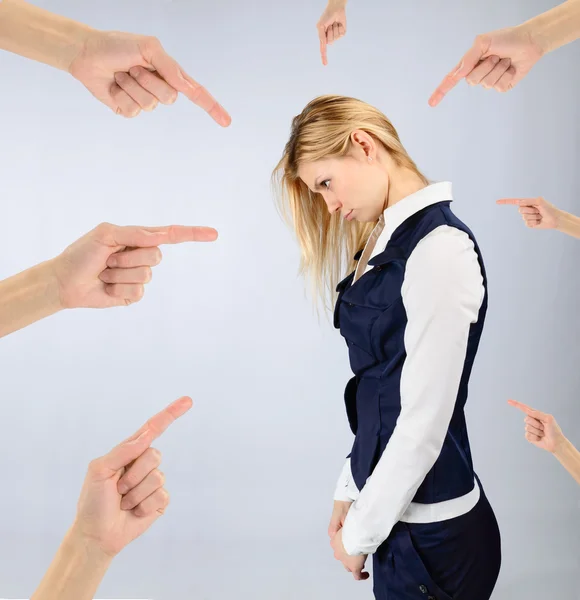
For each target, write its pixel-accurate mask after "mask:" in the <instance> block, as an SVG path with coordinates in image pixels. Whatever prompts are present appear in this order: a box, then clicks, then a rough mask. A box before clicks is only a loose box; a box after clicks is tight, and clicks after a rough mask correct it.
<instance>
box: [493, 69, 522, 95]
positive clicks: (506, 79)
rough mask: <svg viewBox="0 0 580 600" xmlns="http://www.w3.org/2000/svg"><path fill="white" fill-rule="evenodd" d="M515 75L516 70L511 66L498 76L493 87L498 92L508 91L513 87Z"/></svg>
mask: <svg viewBox="0 0 580 600" xmlns="http://www.w3.org/2000/svg"><path fill="white" fill-rule="evenodd" d="M515 75H516V70H515V68H514V67H513V66H512V67H510V68H509V69H508V70H507V71H506V72H505V73H504V74H503V75H502V76H501V77H500V78H499V80H498V81H497V83H496V84H495V85H494V86H493V89H494V90H497V91H498V92H509V90H511V89H512V88H513V87H514V81H515Z"/></svg>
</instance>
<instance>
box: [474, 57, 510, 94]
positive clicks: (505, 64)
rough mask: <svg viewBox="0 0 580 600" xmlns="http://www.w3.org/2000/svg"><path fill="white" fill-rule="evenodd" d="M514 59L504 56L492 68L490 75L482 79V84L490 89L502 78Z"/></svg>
mask: <svg viewBox="0 0 580 600" xmlns="http://www.w3.org/2000/svg"><path fill="white" fill-rule="evenodd" d="M511 64H512V61H511V60H510V59H509V58H502V59H501V60H500V61H499V62H498V63H497V65H495V67H494V68H493V69H492V71H491V73H490V74H489V75H486V76H485V77H484V78H483V79H482V80H481V85H482V86H483V87H484V88H485V89H486V90H490V89H491V88H493V87H494V86H495V84H496V83H497V82H498V81H499V80H500V79H501V78H502V76H503V75H504V73H505V72H506V71H507V70H508V69H509V68H510V66H511Z"/></svg>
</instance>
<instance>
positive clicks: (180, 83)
mask: <svg viewBox="0 0 580 600" xmlns="http://www.w3.org/2000/svg"><path fill="white" fill-rule="evenodd" d="M143 54H144V55H145V58H146V59H147V61H148V62H149V63H150V64H151V65H152V66H153V67H154V69H155V70H156V71H157V72H158V73H159V75H161V77H163V79H165V81H167V83H168V84H169V85H171V86H172V87H174V88H175V89H176V90H177V91H178V92H181V93H182V94H183V95H184V96H186V97H187V98H188V99H189V100H191V101H192V102H193V103H194V104H197V105H198V106H199V107H201V108H203V110H205V111H206V112H207V113H208V114H209V115H210V117H212V119H213V120H214V121H215V122H216V123H218V124H219V125H222V126H223V127H227V126H228V125H229V124H230V123H231V122H232V118H231V117H230V115H229V114H228V113H227V112H226V110H225V109H224V108H223V107H222V106H221V105H220V104H219V103H218V101H217V100H216V99H215V98H214V97H213V96H212V95H211V94H210V93H209V92H208V91H207V90H206V89H205V88H204V87H203V86H202V85H200V84H199V83H197V81H195V80H194V79H192V78H191V77H190V76H189V75H187V74H186V73H185V72H184V71H183V69H181V67H180V66H179V65H178V63H177V61H175V60H174V59H173V58H171V56H169V54H167V52H165V50H164V49H163V47H162V46H161V44H160V43H159V42H158V41H157V40H155V43H153V42H152V43H151V44H150V46H149V47H146V48H144V51H143Z"/></svg>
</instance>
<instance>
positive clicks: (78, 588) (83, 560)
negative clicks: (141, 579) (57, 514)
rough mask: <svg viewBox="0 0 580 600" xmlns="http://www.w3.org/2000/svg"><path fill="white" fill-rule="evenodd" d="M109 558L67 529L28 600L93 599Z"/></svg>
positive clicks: (106, 568) (107, 566) (109, 562)
mask: <svg viewBox="0 0 580 600" xmlns="http://www.w3.org/2000/svg"><path fill="white" fill-rule="evenodd" d="M112 560H113V558H112V557H111V556H107V555H106V554H105V553H104V552H103V551H102V550H101V549H100V548H99V547H98V544H96V543H94V542H92V541H91V540H89V539H87V538H85V537H83V536H81V535H80V534H79V533H78V532H76V531H74V528H71V529H70V530H69V532H68V533H67V534H66V537H65V538H64V540H63V542H62V544H61V546H60V548H59V549H58V552H57V553H56V556H55V557H54V560H53V561H52V563H51V565H50V567H49V569H48V571H47V572H46V574H45V576H44V578H43V580H42V583H41V584H40V586H39V587H38V589H37V590H36V592H35V593H34V595H33V596H32V598H31V600H67V599H68V598H70V599H71V600H73V599H74V600H84V599H86V600H89V599H90V598H94V596H95V594H96V592H97V589H98V588H99V586H100V584H101V581H102V580H103V577H104V576H105V574H106V572H107V570H108V568H109V566H110V564H111V562H112Z"/></svg>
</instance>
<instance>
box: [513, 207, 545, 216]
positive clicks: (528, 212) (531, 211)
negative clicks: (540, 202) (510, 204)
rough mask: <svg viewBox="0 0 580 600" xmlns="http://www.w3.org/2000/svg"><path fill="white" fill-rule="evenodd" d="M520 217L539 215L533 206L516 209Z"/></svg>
mask: <svg viewBox="0 0 580 600" xmlns="http://www.w3.org/2000/svg"><path fill="white" fill-rule="evenodd" d="M518 211H519V213H520V215H539V214H540V211H539V210H538V209H537V208H536V207H535V206H520V207H519V208H518Z"/></svg>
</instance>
